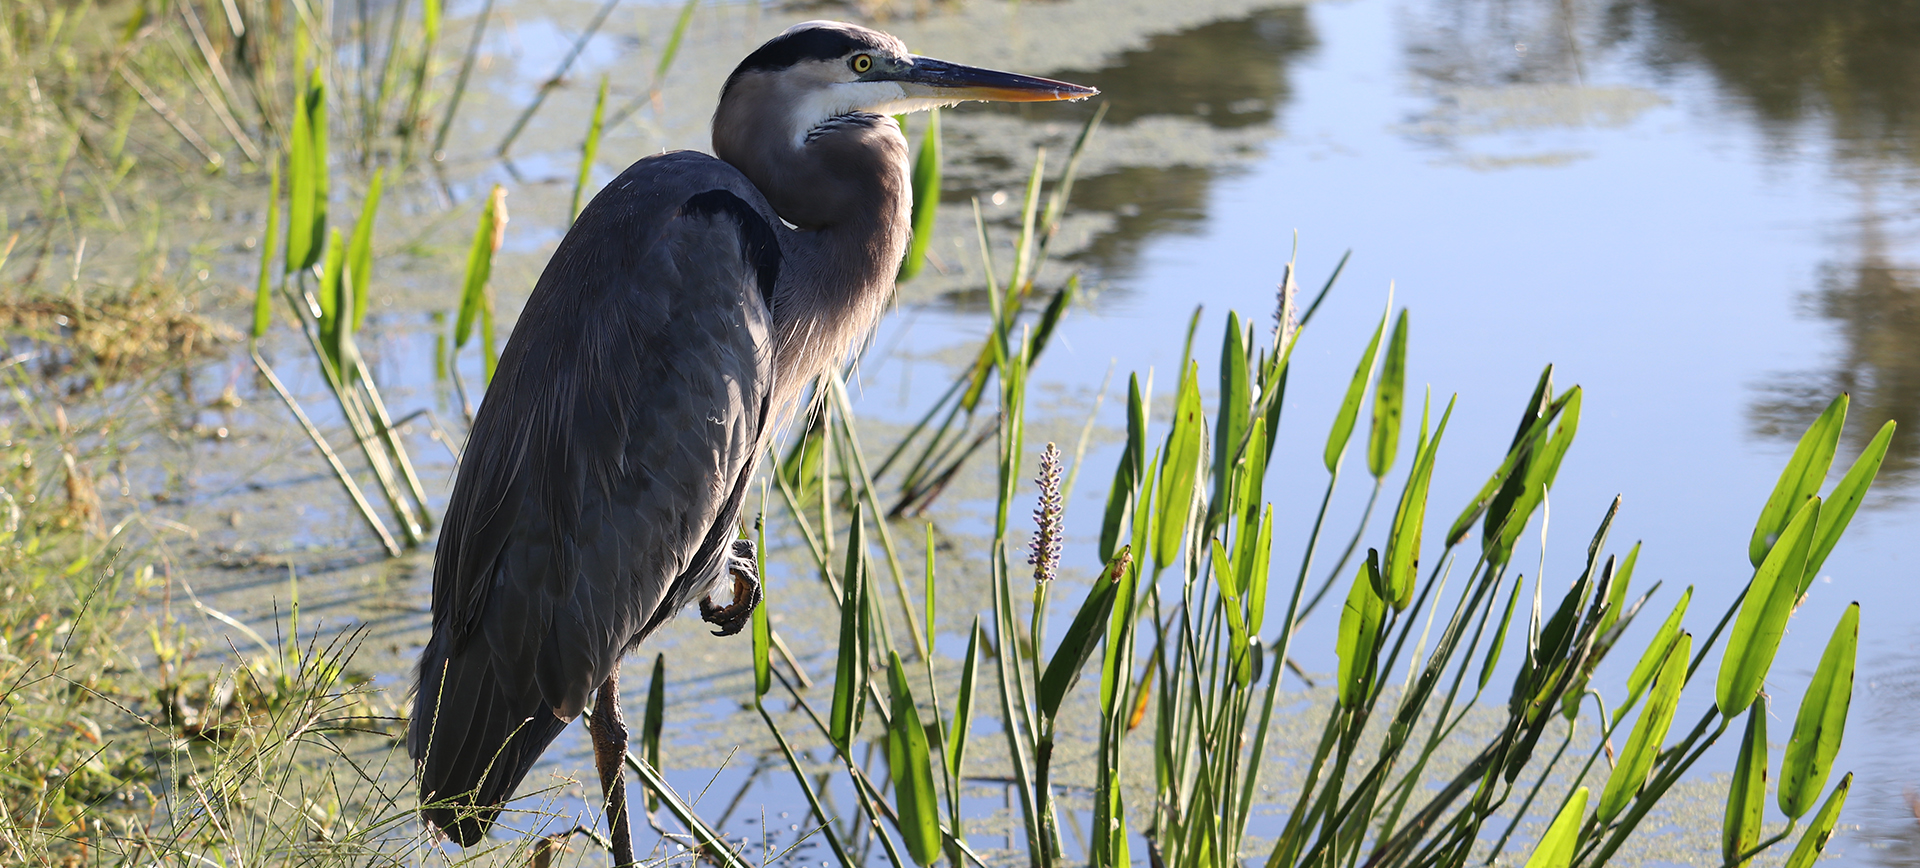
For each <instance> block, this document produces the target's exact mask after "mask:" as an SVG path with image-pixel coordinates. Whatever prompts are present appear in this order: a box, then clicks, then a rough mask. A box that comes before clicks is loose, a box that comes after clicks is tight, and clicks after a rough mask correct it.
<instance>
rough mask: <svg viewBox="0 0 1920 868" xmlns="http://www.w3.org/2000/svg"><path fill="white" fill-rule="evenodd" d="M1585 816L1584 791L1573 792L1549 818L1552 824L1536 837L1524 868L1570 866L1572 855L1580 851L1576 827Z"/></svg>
mask: <svg viewBox="0 0 1920 868" xmlns="http://www.w3.org/2000/svg"><path fill="white" fill-rule="evenodd" d="M1586 814H1587V788H1586V787H1581V788H1580V789H1577V790H1574V791H1573V796H1572V798H1569V799H1567V804H1566V805H1565V806H1564V807H1562V808H1561V809H1560V813H1558V814H1555V815H1554V817H1553V824H1552V825H1550V826H1548V827H1547V833H1546V834H1544V835H1541V836H1540V843H1539V844H1537V845H1535V846H1534V848H1533V855H1532V856H1528V857H1527V864H1526V868H1567V866H1569V865H1572V864H1573V855H1574V853H1575V852H1576V851H1578V850H1579V849H1580V825H1581V821H1582V820H1583V819H1585V818H1586Z"/></svg>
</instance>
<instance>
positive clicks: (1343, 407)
mask: <svg viewBox="0 0 1920 868" xmlns="http://www.w3.org/2000/svg"><path fill="white" fill-rule="evenodd" d="M1386 330H1387V315H1386V313H1381V314H1380V324H1379V325H1378V326H1375V327H1374V329H1373V338H1372V339H1371V340H1369V341H1367V351H1366V352H1365V353H1362V354H1361V355H1360V364H1358V365H1355V366H1354V369H1353V379H1352V380H1350V381H1348V383H1347V395H1346V397H1345V398H1342V399H1341V400H1340V409H1339V411H1338V412H1336V413H1335V414H1334V416H1333V430H1331V431H1328V432H1327V451H1326V455H1325V456H1324V458H1325V461H1326V465H1327V472H1328V473H1332V472H1334V471H1335V470H1336V469H1338V468H1339V467H1340V455H1341V454H1342V453H1344V452H1346V451H1347V441H1348V440H1350V439H1352V437H1353V423H1354V422H1355V421H1357V420H1358V419H1359V417H1360V399H1361V398H1364V397H1366V394H1367V381H1368V380H1370V379H1372V378H1373V363H1374V360H1375V359H1377V358H1379V356H1380V336H1381V335H1382V334H1384V333H1385V332H1386Z"/></svg>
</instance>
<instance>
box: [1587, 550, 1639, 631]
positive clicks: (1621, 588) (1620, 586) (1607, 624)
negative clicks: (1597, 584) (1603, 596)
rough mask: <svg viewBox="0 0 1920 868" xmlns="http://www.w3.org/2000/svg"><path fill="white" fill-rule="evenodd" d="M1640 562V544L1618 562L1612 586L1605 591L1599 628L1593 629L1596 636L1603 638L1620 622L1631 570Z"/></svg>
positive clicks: (1628, 551) (1631, 574)
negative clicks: (1605, 596) (1605, 595)
mask: <svg viewBox="0 0 1920 868" xmlns="http://www.w3.org/2000/svg"><path fill="white" fill-rule="evenodd" d="M1639 562H1640V544H1639V543H1637V542H1636V543H1634V544H1633V548H1631V549H1628V550H1627V556H1626V558H1625V559H1623V560H1621V561H1620V567H1619V569H1617V570H1614V573H1613V585H1612V587H1610V588H1609V589H1608V591H1607V608H1606V611H1605V612H1603V613H1602V614H1601V615H1600V626H1598V627H1596V628H1594V631H1593V632H1594V633H1595V634H1596V635H1601V636H1604V635H1606V633H1607V631H1608V630H1611V629H1613V625H1614V624H1615V623H1616V622H1618V621H1619V620H1620V613H1621V612H1622V611H1623V607H1624V606H1625V604H1626V602H1627V586H1628V584H1629V583H1630V582H1631V581H1632V580H1633V568H1634V566H1635V565H1636V564H1638V563H1639Z"/></svg>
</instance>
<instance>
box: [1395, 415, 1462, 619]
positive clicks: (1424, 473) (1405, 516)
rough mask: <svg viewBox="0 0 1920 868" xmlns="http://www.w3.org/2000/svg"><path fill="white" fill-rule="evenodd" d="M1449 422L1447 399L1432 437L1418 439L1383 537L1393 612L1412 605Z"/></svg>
mask: <svg viewBox="0 0 1920 868" xmlns="http://www.w3.org/2000/svg"><path fill="white" fill-rule="evenodd" d="M1423 415H1424V414H1423ZM1451 418H1453V399H1448V400H1447V409H1446V411H1445V412H1443V413H1441V414H1440V426H1439V427H1438V428H1435V429H1434V431H1433V437H1432V438H1431V439H1427V438H1424V437H1423V438H1422V439H1423V440H1425V446H1424V447H1423V448H1422V449H1421V450H1420V456H1419V457H1418V458H1416V459H1414V463H1413V473H1412V474H1410V475H1409V476H1408V477H1407V485H1406V488H1405V489H1403V490H1402V491H1401V493H1400V505H1399V507H1398V508H1396V509H1395V510H1394V514H1393V531H1392V533H1390V534H1389V535H1388V537H1387V563H1386V573H1385V576H1386V581H1387V585H1386V587H1387V591H1388V596H1387V601H1388V602H1389V603H1392V604H1393V608H1394V610H1395V611H1400V610H1404V609H1406V608H1407V606H1408V604H1410V603H1412V602H1413V586H1414V583H1415V579H1417V578H1418V575H1417V574H1418V572H1419V569H1420V533H1421V529H1422V528H1423V527H1424V526H1425V524H1426V520H1427V487H1428V485H1429V484H1430V483H1431V482H1432V481H1433V462H1434V457H1435V456H1436V455H1437V454H1438V453H1439V451H1440V438H1441V436H1442V435H1445V434H1446V433H1447V420H1448V419H1451ZM1424 427H1425V424H1424V422H1423V423H1422V428H1424Z"/></svg>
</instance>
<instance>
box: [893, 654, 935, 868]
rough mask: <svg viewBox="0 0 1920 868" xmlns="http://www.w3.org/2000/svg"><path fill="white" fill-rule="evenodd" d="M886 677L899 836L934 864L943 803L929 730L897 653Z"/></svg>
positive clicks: (914, 853) (921, 858) (922, 860)
mask: <svg viewBox="0 0 1920 868" xmlns="http://www.w3.org/2000/svg"><path fill="white" fill-rule="evenodd" d="M887 680H888V683H889V685H890V686H891V687H892V695H893V715H892V720H891V725H890V726H888V727H887V766H888V768H889V770H890V771H891V772H892V777H893V792H894V801H895V804H897V805H898V806H899V814H900V837H902V838H904V839H906V842H907V852H908V853H910V854H912V856H913V861H915V862H917V863H919V864H921V865H932V864H933V863H934V861H935V860H937V859H939V858H940V843H941V841H940V803H939V801H938V800H937V799H936V798H935V797H934V794H933V767H932V766H931V765H930V762H931V759H930V756H931V753H930V751H929V750H928V747H927V730H926V727H924V726H921V725H920V711H919V709H918V708H917V707H916V706H915V704H914V701H913V688H912V686H911V685H910V684H909V682H908V681H907V672H906V667H904V666H902V665H901V664H900V654H899V653H898V652H888V665H887Z"/></svg>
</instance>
